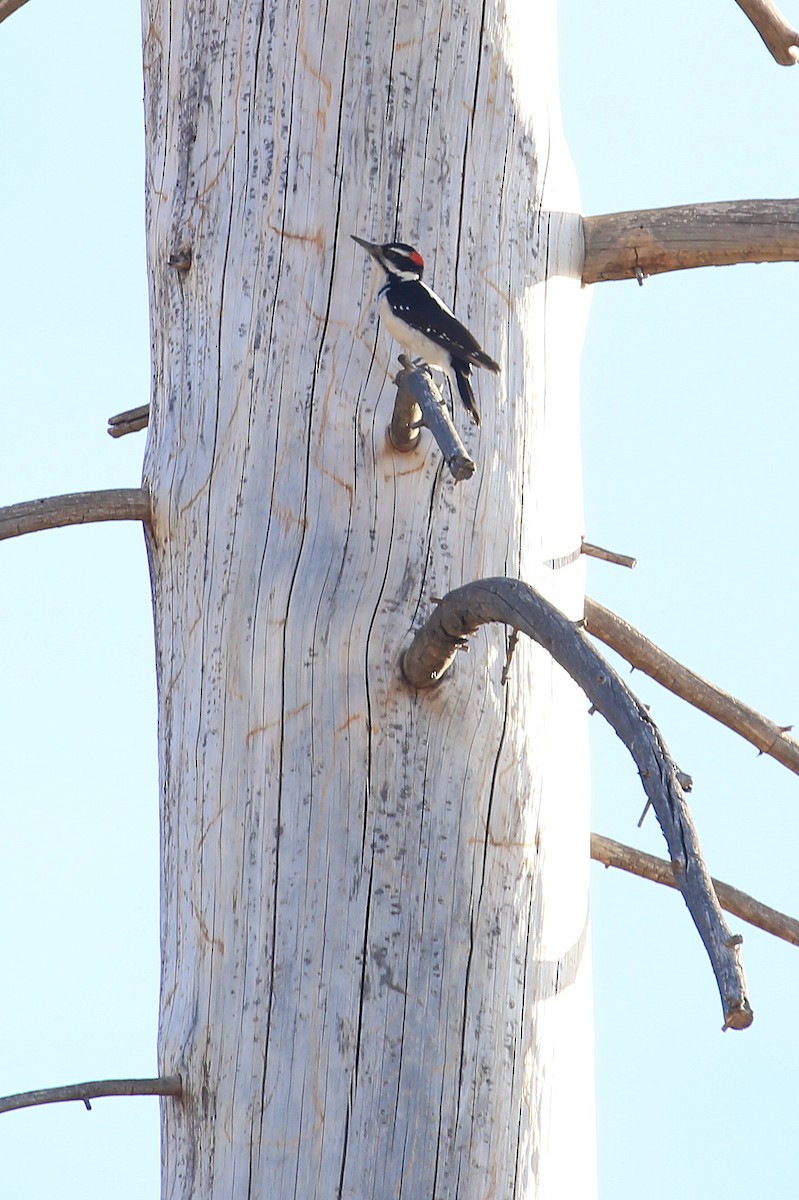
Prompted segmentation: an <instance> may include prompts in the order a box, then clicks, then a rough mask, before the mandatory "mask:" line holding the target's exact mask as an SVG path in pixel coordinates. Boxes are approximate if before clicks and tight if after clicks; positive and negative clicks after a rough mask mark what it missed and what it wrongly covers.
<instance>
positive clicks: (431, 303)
mask: <svg viewBox="0 0 799 1200" xmlns="http://www.w3.org/2000/svg"><path fill="white" fill-rule="evenodd" d="M386 299H387V300H388V302H389V304H390V306H391V311H392V312H393V313H394V314H395V315H396V316H397V317H399V318H400V320H402V321H405V322H407V323H408V324H409V325H412V326H413V327H414V329H418V330H419V331H420V332H421V333H424V334H426V335H427V336H428V337H430V338H432V339H433V341H436V342H440V343H441V344H442V345H443V346H445V347H446V348H447V349H448V350H449V351H450V353H451V354H452V355H453V356H454V357H456V358H460V359H462V360H463V361H464V362H469V363H475V364H476V365H477V366H480V367H487V368H488V370H489V371H498V370H499V364H498V363H495V362H494V360H493V358H490V357H489V355H488V354H486V352H485V351H484V350H483V349H482V348H481V346H480V343H479V342H478V340H477V338H476V337H474V335H473V334H471V333H469V330H468V329H467V328H466V326H465V325H461V323H460V321H459V320H458V318H457V317H456V316H455V314H454V313H453V312H451V311H450V309H448V308H447V306H446V304H444V302H443V301H442V300H439V298H438V296H436V294H435V293H434V292H432V291H431V290H430V288H429V287H428V286H427V284H426V283H422V282H421V281H420V280H417V279H413V280H407V281H405V280H401V281H396V282H394V281H392V285H391V288H390V289H389V290H388V291H387V293H386Z"/></svg>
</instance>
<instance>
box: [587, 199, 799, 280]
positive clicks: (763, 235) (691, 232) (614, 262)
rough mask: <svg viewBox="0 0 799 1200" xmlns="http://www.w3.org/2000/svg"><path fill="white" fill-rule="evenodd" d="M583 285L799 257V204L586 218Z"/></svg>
mask: <svg viewBox="0 0 799 1200" xmlns="http://www.w3.org/2000/svg"><path fill="white" fill-rule="evenodd" d="M584 227H585V264H584V266H583V283H602V282H603V281H605V280H610V279H638V280H639V281H642V280H643V279H644V278H645V277H646V276H647V275H657V274H659V273H661V272H664V271H684V270H687V269H688V268H691V267H725V266H732V265H733V264H734V263H753V262H796V261H797V260H799V200H731V201H727V202H721V203H717V204H679V205H676V206H675V207H673V208H650V209H641V210H640V211H635V210H634V211H631V212H618V213H605V214H603V215H602V216H596V217H586V218H585V221H584Z"/></svg>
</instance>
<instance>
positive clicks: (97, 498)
mask: <svg viewBox="0 0 799 1200" xmlns="http://www.w3.org/2000/svg"><path fill="white" fill-rule="evenodd" d="M149 520H150V495H149V492H148V491H147V489H146V488H109V489H108V490H106V491H100V492H71V493H69V494H68V495H66V496H49V497H47V499H44V500H25V501H24V502H23V503H22V504H10V505H8V507H7V508H0V541H3V540H4V539H5V538H12V537H20V536H21V535H22V534H23V533H38V532H39V530H41V529H60V528H61V527H62V526H64V525H88V524H91V523H92V522H95V521H149Z"/></svg>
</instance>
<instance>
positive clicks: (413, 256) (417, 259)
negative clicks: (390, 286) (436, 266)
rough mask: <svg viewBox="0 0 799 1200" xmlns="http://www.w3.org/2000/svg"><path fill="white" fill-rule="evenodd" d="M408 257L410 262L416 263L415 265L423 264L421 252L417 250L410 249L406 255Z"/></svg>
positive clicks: (420, 265)
mask: <svg viewBox="0 0 799 1200" xmlns="http://www.w3.org/2000/svg"><path fill="white" fill-rule="evenodd" d="M408 257H409V258H410V260H411V262H412V263H415V264H416V266H417V267H423V266H424V259H423V258H422V256H421V254H420V253H419V251H418V250H412V251H411V252H410V254H409V255H408Z"/></svg>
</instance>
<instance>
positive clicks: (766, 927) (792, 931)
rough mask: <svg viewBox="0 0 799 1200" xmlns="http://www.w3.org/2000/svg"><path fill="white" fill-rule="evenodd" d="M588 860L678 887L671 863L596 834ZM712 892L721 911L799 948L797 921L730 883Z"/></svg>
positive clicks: (719, 883)
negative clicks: (590, 858) (591, 859)
mask: <svg viewBox="0 0 799 1200" xmlns="http://www.w3.org/2000/svg"><path fill="white" fill-rule="evenodd" d="M591 857H592V858H593V859H594V861H595V862H599V863H602V864H603V865H604V866H606V867H617V868H618V870H620V871H629V873H630V874H631V875H638V876H640V878H641V879H650V880H652V882H653V883H662V884H664V886H665V887H670V888H677V889H678V890H679V886H680V885H679V884H678V883H677V880H676V879H675V878H674V872H673V870H672V869H671V863H670V862H667V861H666V859H665V858H657V857H656V856H655V855H654V854H645V853H644V851H643V850H636V849H634V847H632V846H626V845H625V844H624V842H614V840H613V838H607V837H603V836H602V835H601V834H599V833H592V834H591ZM711 883H712V884H713V890H714V891H715V893H716V896H717V897H718V902H719V904H720V905H721V907H722V908H723V909H724V910H725V911H726V912H729V913H732V914H733V916H735V917H740V919H741V920H742V921H746V922H747V923H748V924H749V925H755V926H756V927H757V928H758V929H762V930H763V931H764V933H771V934H773V935H774V937H778V938H782V940H783V941H784V942H790V943H791V945H793V946H799V921H797V920H796V918H795V917H789V916H788V915H787V914H786V913H782V912H780V911H779V910H778V909H776V908H770V907H769V906H768V904H762V903H761V902H760V901H759V900H756V899H755V897H754V896H749V895H747V893H746V892H741V891H739V890H738V888H735V887H732V886H731V885H730V884H729V883H722V881H721V880H720V879H712V880H711Z"/></svg>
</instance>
